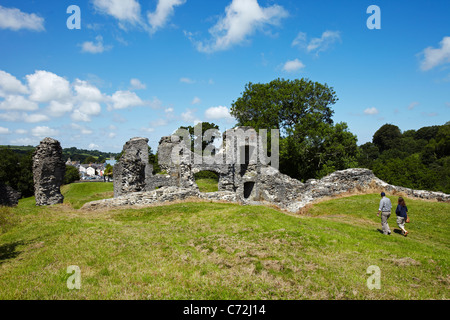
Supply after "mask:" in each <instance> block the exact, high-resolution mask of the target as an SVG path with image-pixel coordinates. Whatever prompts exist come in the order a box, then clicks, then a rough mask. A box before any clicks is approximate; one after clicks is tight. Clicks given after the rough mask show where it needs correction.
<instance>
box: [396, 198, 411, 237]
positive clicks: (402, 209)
mask: <svg viewBox="0 0 450 320" xmlns="http://www.w3.org/2000/svg"><path fill="white" fill-rule="evenodd" d="M407 212H408V207H407V206H406V203H405V200H404V199H403V198H402V197H399V198H398V204H397V209H395V214H396V215H397V225H398V226H399V228H400V229H402V235H404V236H405V237H406V236H407V235H408V231H406V229H405V223H406V221H407V220H408V213H407Z"/></svg>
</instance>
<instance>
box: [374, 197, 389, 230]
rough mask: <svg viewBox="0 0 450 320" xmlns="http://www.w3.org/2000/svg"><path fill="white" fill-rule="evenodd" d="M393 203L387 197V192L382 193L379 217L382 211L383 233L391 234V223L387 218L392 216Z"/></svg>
mask: <svg viewBox="0 0 450 320" xmlns="http://www.w3.org/2000/svg"><path fill="white" fill-rule="evenodd" d="M391 209H392V204H391V200H390V199H389V198H386V194H385V193H384V192H382V193H381V200H380V208H379V209H378V213H377V217H378V216H379V215H380V213H381V228H382V230H383V234H389V235H390V234H391V229H389V225H388V222H387V220H388V219H389V217H390V216H391Z"/></svg>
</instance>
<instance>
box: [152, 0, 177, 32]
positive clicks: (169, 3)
mask: <svg viewBox="0 0 450 320" xmlns="http://www.w3.org/2000/svg"><path fill="white" fill-rule="evenodd" d="M184 3H186V0H158V5H157V6H156V10H155V12H149V13H148V14H147V18H148V23H149V24H150V33H154V32H156V31H157V30H158V29H160V28H162V27H164V26H165V25H166V23H167V21H168V20H169V18H170V16H172V15H173V11H174V10H175V9H174V7H176V6H180V5H182V4H184Z"/></svg>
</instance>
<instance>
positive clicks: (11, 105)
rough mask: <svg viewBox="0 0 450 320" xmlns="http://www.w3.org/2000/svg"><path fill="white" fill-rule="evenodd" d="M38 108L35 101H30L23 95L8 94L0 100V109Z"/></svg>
mask: <svg viewBox="0 0 450 320" xmlns="http://www.w3.org/2000/svg"><path fill="white" fill-rule="evenodd" d="M37 109H39V106H38V104H37V103H36V102H34V101H30V100H28V99H26V98H25V97H23V96H16V95H8V96H6V97H5V100H3V101H2V102H0V110H23V111H34V110H37Z"/></svg>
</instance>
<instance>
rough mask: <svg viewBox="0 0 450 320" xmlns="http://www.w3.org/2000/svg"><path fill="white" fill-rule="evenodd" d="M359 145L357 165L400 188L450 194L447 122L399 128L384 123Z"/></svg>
mask: <svg viewBox="0 0 450 320" xmlns="http://www.w3.org/2000/svg"><path fill="white" fill-rule="evenodd" d="M372 141H373V143H371V142H368V143H366V144H364V145H362V146H360V147H359V150H360V156H359V158H358V162H359V166H361V167H365V168H369V169H371V170H373V172H374V174H375V175H376V176H377V177H379V178H380V179H382V180H384V181H386V182H388V183H391V184H394V185H399V186H403V187H408V188H413V189H425V190H432V191H442V192H445V193H450V123H446V124H445V125H442V126H431V127H423V128H420V129H418V130H407V131H405V132H403V133H402V132H401V130H400V129H399V128H398V127H397V126H395V125H392V124H385V125H383V126H381V128H380V129H378V130H377V131H376V132H375V134H374V136H373V140H372Z"/></svg>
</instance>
